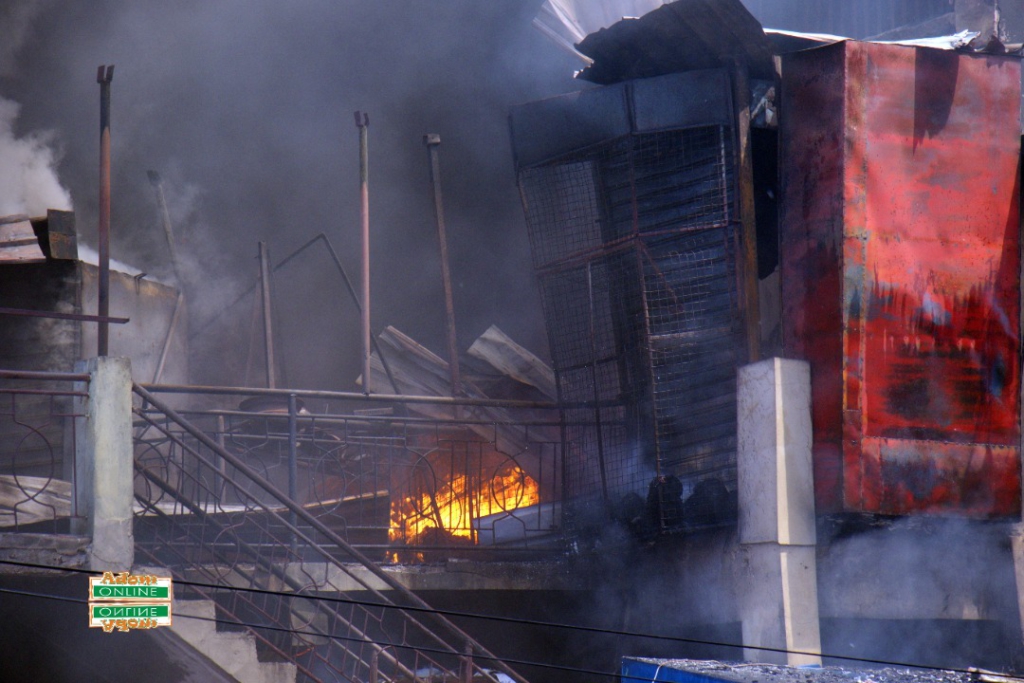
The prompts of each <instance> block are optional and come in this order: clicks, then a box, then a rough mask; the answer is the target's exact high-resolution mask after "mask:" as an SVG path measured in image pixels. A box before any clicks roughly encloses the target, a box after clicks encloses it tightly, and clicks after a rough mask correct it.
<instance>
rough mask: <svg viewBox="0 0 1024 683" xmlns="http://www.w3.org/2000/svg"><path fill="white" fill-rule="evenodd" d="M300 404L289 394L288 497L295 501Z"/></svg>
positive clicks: (294, 545)
mask: <svg viewBox="0 0 1024 683" xmlns="http://www.w3.org/2000/svg"><path fill="white" fill-rule="evenodd" d="M298 414H299V404H298V399H296V397H295V394H288V497H289V498H291V499H292V500H294V501H297V500H298V499H299V421H298ZM288 521H289V522H291V525H292V527H297V526H298V524H299V520H298V518H297V517H296V516H295V512H291V513H289V520H288ZM291 537H292V552H293V553H294V552H296V549H297V548H298V539H297V538H296V536H295V533H294V532H293V533H292V534H291Z"/></svg>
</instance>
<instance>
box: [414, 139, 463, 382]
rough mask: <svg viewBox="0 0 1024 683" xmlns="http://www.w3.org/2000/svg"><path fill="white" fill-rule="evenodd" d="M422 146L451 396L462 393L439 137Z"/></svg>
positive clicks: (425, 142) (425, 141)
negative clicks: (430, 189) (427, 159)
mask: <svg viewBox="0 0 1024 683" xmlns="http://www.w3.org/2000/svg"><path fill="white" fill-rule="evenodd" d="M423 144H425V145H426V146H427V150H428V152H429V154H430V181H431V183H432V184H433V186H434V212H435V214H436V216H437V240H438V242H439V244H440V247H441V285H442V286H443V287H444V310H445V328H446V331H447V332H448V370H449V372H450V373H451V380H452V396H458V395H459V394H460V393H462V389H461V382H460V379H459V347H458V342H457V341H456V338H455V305H454V304H453V302H452V279H451V272H450V271H449V269H448V238H447V237H446V236H445V227H444V204H443V202H442V201H441V163H440V160H439V158H438V150H437V148H438V147H440V146H441V136H440V135H437V134H435V133H428V134H427V135H424V136H423Z"/></svg>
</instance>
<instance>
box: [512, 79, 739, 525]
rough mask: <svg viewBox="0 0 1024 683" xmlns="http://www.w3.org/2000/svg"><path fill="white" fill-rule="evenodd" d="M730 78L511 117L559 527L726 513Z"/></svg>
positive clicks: (730, 439) (730, 481) (729, 475)
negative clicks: (557, 410)
mask: <svg viewBox="0 0 1024 683" xmlns="http://www.w3.org/2000/svg"><path fill="white" fill-rule="evenodd" d="M733 121H734V117H733V114H732V99H731V87H730V77H729V74H728V72H726V71H724V70H711V71H696V72H688V73H681V74H673V75H670V76H662V77H658V78H650V79H643V80H638V81H630V82H625V83H621V84H616V85H613V86H607V87H604V88H596V89H592V90H587V91H583V92H580V93H573V94H571V95H566V96H562V97H558V98H553V99H550V100H543V101H539V102H535V103H531V104H527V105H523V106H522V107H519V108H517V109H515V110H514V111H513V113H512V116H511V128H512V139H513V147H514V150H515V155H516V164H517V171H518V180H519V187H520V191H521V195H522V200H523V206H524V210H525V213H526V222H527V228H528V231H529V237H530V244H531V250H532V255H533V266H534V269H535V273H536V277H537V280H538V283H539V286H540V292H541V297H542V302H543V309H544V315H545V319H546V323H547V327H548V337H549V343H550V348H551V354H552V360H553V363H554V370H555V374H556V378H557V385H558V392H559V401H560V402H561V404H562V405H563V406H564V419H565V425H566V426H565V430H566V432H565V439H564V442H565V452H564V458H565V459H564V463H565V465H564V467H565V473H564V487H565V489H564V491H565V509H564V521H565V524H566V528H567V531H568V532H569V533H570V534H571V535H576V536H585V535H586V533H587V530H588V529H596V528H599V527H600V526H602V525H603V524H604V521H605V520H606V519H607V515H608V514H609V512H610V513H611V514H612V515H614V516H615V517H617V518H619V519H620V521H622V522H624V523H625V524H626V525H627V526H629V527H630V528H631V529H632V530H633V531H634V532H636V533H637V534H638V535H640V536H642V537H646V538H652V537H654V536H656V535H659V534H661V533H665V532H672V531H679V530H685V529H688V528H694V527H701V526H708V525H712V524H717V523H723V522H728V521H731V520H732V519H734V518H735V488H736V398H735V393H736V367H737V366H738V365H739V364H740V363H741V362H743V361H744V360H745V357H746V350H745V345H744V341H743V340H744V337H743V316H742V312H741V305H740V301H739V296H740V292H741V291H742V290H741V278H742V277H743V274H742V272H741V269H740V266H739V258H738V254H739V251H740V249H739V247H740V245H739V239H740V230H739V222H738V220H737V218H736V198H735V196H736V191H735V169H736V166H737V164H736V159H735V152H734V150H735V141H734V125H733Z"/></svg>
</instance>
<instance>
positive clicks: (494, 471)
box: [135, 386, 561, 681]
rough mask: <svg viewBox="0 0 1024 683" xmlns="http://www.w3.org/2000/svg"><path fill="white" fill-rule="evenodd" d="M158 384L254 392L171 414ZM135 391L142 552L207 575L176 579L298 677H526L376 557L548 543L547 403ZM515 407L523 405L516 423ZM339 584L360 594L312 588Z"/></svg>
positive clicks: (553, 476) (190, 573)
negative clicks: (341, 597) (352, 597)
mask: <svg viewBox="0 0 1024 683" xmlns="http://www.w3.org/2000/svg"><path fill="white" fill-rule="evenodd" d="M160 392H163V393H169V392H176V393H191V394H193V395H202V396H205V397H206V398H207V400H208V401H210V402H213V403H218V404H220V405H224V404H226V403H227V399H228V398H229V397H231V396H232V395H235V394H238V393H245V394H249V395H252V394H256V395H257V397H260V398H261V400H262V404H261V405H254V401H253V400H252V399H250V400H249V401H246V402H243V404H242V406H241V408H245V409H244V410H243V409H223V408H220V409H208V410H204V411H189V412H187V413H185V412H181V413H179V412H178V411H176V410H174V409H173V408H172V407H171V406H170V405H168V403H167V402H166V399H164V398H160V397H158V396H157V394H158V393H160ZM135 393H136V394H137V395H138V397H139V398H140V399H141V405H139V406H138V407H136V408H135V415H136V435H135V440H136V463H135V466H136V486H135V495H136V501H137V507H136V518H135V540H136V558H137V560H136V561H137V562H142V563H151V564H154V565H158V566H162V567H168V568H170V569H171V570H172V571H173V572H174V573H175V576H176V578H179V579H188V580H191V581H192V582H193V583H199V584H202V586H200V587H198V588H196V587H195V586H193V587H192V588H191V589H189V590H195V591H196V593H197V594H199V595H200V596H202V597H205V598H209V599H213V600H215V601H216V602H217V604H218V607H219V609H220V611H221V613H222V614H223V615H224V616H225V617H226V620H227V621H233V622H238V623H244V624H247V625H248V626H247V628H248V629H249V630H250V631H251V632H252V633H253V634H254V635H255V636H256V637H257V639H258V640H259V641H260V642H261V644H262V646H263V648H262V649H263V650H264V652H266V653H269V654H270V655H271V656H273V657H275V658H277V659H280V660H283V661H290V662H293V663H294V664H295V665H296V666H297V667H298V670H299V672H300V673H301V674H302V675H303V676H305V677H306V678H308V679H309V680H317V681H320V680H342V681H366V680H379V681H394V680H425V679H432V680H468V678H472V677H474V676H476V677H482V678H483V680H484V681H491V680H496V674H495V673H494V671H501V672H502V673H504V674H505V675H508V676H511V677H513V678H514V679H515V680H518V681H522V678H521V677H520V676H518V675H517V674H516V673H515V671H514V670H512V669H510V668H509V667H507V666H505V665H503V664H502V663H501V662H500V661H499V660H498V659H497V658H495V657H494V655H492V654H491V653H490V652H488V651H487V650H486V649H485V648H483V646H481V645H480V644H479V643H477V642H475V641H474V640H473V639H472V638H471V637H470V636H468V635H467V634H466V633H464V632H463V631H461V630H460V629H459V628H458V627H456V626H455V625H454V624H452V623H451V622H449V621H448V620H447V619H445V618H444V617H442V616H440V615H438V614H437V613H435V612H432V611H430V609H429V606H428V605H426V603H424V602H423V601H422V600H421V599H419V598H418V597H417V596H416V595H414V594H413V593H412V592H411V591H409V590H407V589H406V588H405V587H404V585H403V584H401V583H399V582H398V581H397V580H396V579H395V578H394V577H393V575H392V574H391V573H389V572H387V571H385V570H383V569H382V568H381V567H380V566H378V565H379V563H380V562H381V561H398V560H401V561H430V559H432V555H431V554H430V551H431V550H437V551H441V550H443V551H444V553H443V556H444V557H450V556H452V551H453V550H458V551H465V552H473V551H476V550H479V549H481V548H486V549H487V550H488V551H490V552H495V551H498V552H500V551H499V550H498V549H499V548H501V547H505V548H506V549H514V550H515V551H517V552H519V553H537V552H543V551H548V552H550V551H551V550H560V549H561V546H560V543H554V542H553V541H552V539H556V540H557V539H560V535H559V534H558V533H557V516H558V512H559V505H558V503H559V496H560V485H561V479H560V477H561V462H560V448H559V442H558V438H559V425H558V422H557V421H556V420H557V412H552V419H550V420H548V421H545V420H543V419H542V417H543V415H541V414H540V413H543V412H544V411H545V410H550V409H551V408H552V407H551V406H547V405H542V404H526V403H522V402H495V401H484V400H475V401H474V400H468V401H465V402H461V403H460V402H457V401H452V400H451V399H438V400H425V399H416V398H410V397H390V399H384V398H381V397H376V396H374V397H362V396H361V395H358V394H340V393H333V392H288V391H268V390H263V391H255V392H254V391H252V390H239V389H213V388H199V387H145V386H136V387H135ZM396 401H398V403H396ZM257 402H258V401H257ZM304 402H308V403H309V404H310V406H311V407H315V408H316V410H315V412H313V411H310V410H309V409H307V408H306V407H305V406H304V405H303V403H304ZM327 402H331V403H332V405H334V406H335V408H337V407H339V406H338V404H340V403H344V404H345V405H344V406H342V408H343V412H333V413H332V412H328V411H327V409H326V408H327V406H326V403H327ZM367 402H372V403H374V404H376V405H378V406H379V407H380V408H381V409H369V408H368V407H367ZM314 404H317V405H315V406H314ZM410 405H414V406H415V410H416V412H415V413H414V412H413V411H412V410H406V409H404V407H406V408H407V407H408V406H410ZM356 411H358V412H356ZM516 411H531V412H530V413H529V414H527V413H520V415H519V418H520V419H519V421H516V420H514V419H513V414H514V413H515V412H516ZM410 413H412V414H410ZM484 501H486V502H487V503H486V504H487V506H488V507H486V508H485V507H483V505H484ZM485 512H486V513H487V514H483V513H485ZM430 530H432V531H430ZM237 589H247V590H237ZM249 589H251V590H249ZM254 591H255V592H254ZM350 591H359V594H360V595H362V596H365V600H366V601H365V602H364V601H362V600H360V601H358V602H337V601H325V600H320V599H317V598H316V597H312V596H313V595H314V594H317V593H333V594H335V595H338V594H346V592H350ZM296 594H301V597H298V596H295V595H296ZM293 596H295V597H293ZM403 608H405V609H403ZM410 608H411V609H410ZM412 610H415V611H412ZM420 610H424V611H420Z"/></svg>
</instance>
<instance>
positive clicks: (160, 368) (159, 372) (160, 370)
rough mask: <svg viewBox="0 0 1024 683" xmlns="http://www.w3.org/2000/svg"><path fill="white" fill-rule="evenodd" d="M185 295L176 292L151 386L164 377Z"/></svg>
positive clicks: (179, 291)
mask: <svg viewBox="0 0 1024 683" xmlns="http://www.w3.org/2000/svg"><path fill="white" fill-rule="evenodd" d="M184 303H185V294H184V292H182V291H181V290H180V289H179V290H178V298H177V299H175V300H174V313H172V314H171V324H170V325H169V326H168V327H167V336H166V337H164V346H163V349H161V350H160V362H159V363H157V366H156V372H155V373H154V374H153V384H159V383H160V378H161V377H163V376H164V366H165V365H166V364H167V355H168V354H169V353H170V351H171V341H172V340H173V339H174V331H175V330H176V329H178V318H180V317H181V309H182V308H183V307H184Z"/></svg>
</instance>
